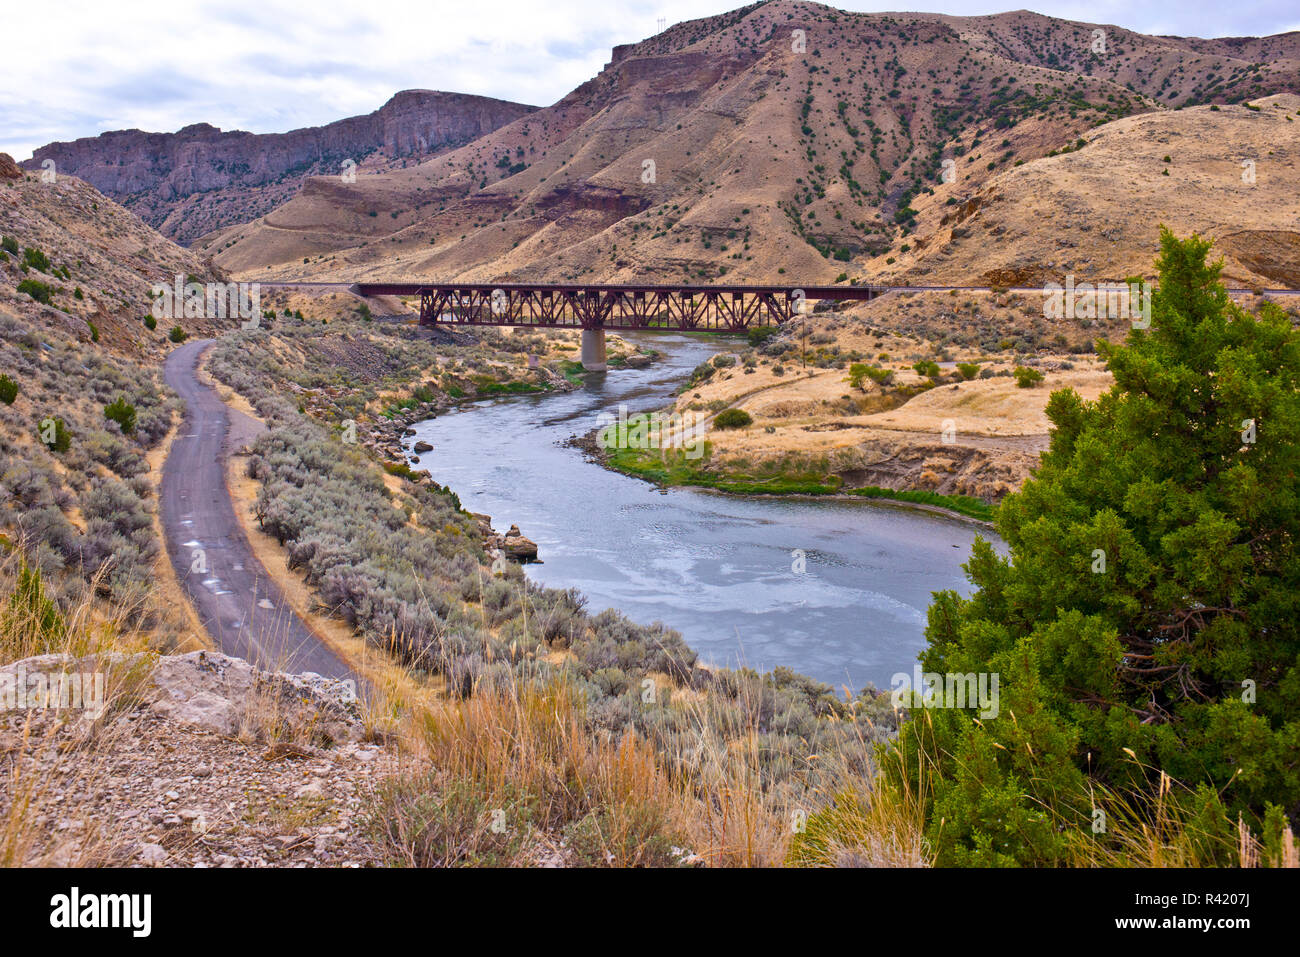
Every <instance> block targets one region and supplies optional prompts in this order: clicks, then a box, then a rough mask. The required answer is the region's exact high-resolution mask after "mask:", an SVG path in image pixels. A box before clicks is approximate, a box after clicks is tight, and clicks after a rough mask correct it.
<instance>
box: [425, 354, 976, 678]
mask: <svg viewBox="0 0 1300 957" xmlns="http://www.w3.org/2000/svg"><path fill="white" fill-rule="evenodd" d="M629 338H632V339H635V340H637V341H643V342H645V343H647V344H648V345H651V346H653V347H654V348H657V349H659V350H660V351H661V352H665V353H667V358H666V359H665V360H663V361H660V362H657V363H655V364H654V365H653V366H651V367H650V368H647V369H639V370H621V371H617V372H611V373H608V374H599V373H598V374H591V375H588V377H587V381H586V384H585V386H584V388H582V389H580V390H577V391H575V392H572V393H567V394H563V395H553V396H544V397H531V396H522V397H512V398H506V399H499V400H492V401H489V402H481V403H477V404H473V405H466V406H462V407H461V408H459V409H456V410H454V411H451V412H447V413H444V414H443V415H441V416H439V417H438V418H436V419H432V420H429V421H427V422H422V423H420V424H419V425H417V426H416V427H415V430H416V432H417V435H415V436H414V437H412V439H411V442H412V443H414V442H416V441H420V440H423V441H426V442H429V443H430V444H432V445H433V447H434V448H433V451H432V452H428V453H425V454H424V455H423V456H421V463H420V466H421V467H424V468H427V469H428V470H429V471H430V472H431V474H432V475H433V477H434V478H435V479H436V480H437V481H438V482H440V483H442V484H445V485H449V486H450V487H451V488H452V489H454V490H455V491H456V492H457V494H458V495H459V496H460V498H461V501H462V503H463V504H464V506H465V507H466V508H467V509H469V510H471V511H476V512H486V513H487V514H489V515H491V516H492V518H493V521H494V523H495V524H496V526H497V527H498V528H502V529H504V528H506V527H508V526H509V525H510V524H511V523H517V524H518V525H519V527H520V529H521V530H522V531H523V532H524V534H525V535H527V536H528V537H529V538H531V539H533V540H534V541H536V542H537V543H538V545H539V546H540V555H541V558H542V559H543V561H544V564H541V565H530V566H528V574H529V575H530V576H531V577H533V578H534V579H535V580H537V581H539V582H541V583H543V584H546V585H550V586H553V587H560V588H577V589H579V590H580V591H581V592H582V593H583V594H584V595H586V596H587V598H588V599H589V603H590V608H591V610H593V611H599V610H602V609H604V608H610V607H613V608H618V609H619V610H621V611H623V612H624V613H625V614H627V615H628V616H630V617H631V618H633V619H634V620H636V621H641V622H646V623H648V622H651V621H654V620H656V619H657V620H660V621H663V622H664V623H665V624H668V625H670V626H671V627H673V628H676V629H678V630H680V631H681V632H682V635H683V636H684V637H685V639H686V640H687V642H688V643H690V645H691V646H692V647H693V648H695V649H696V650H697V651H698V652H699V653H700V656H701V658H702V659H703V660H704V661H707V662H712V663H715V664H718V665H736V664H744V665H748V666H750V667H754V668H758V669H761V670H766V669H770V668H772V667H775V666H777V665H785V666H787V667H790V668H794V669H795V670H797V671H801V672H803V673H805V674H809V675H811V676H813V677H815V678H818V679H820V680H822V681H827V682H830V683H832V684H834V685H836V686H839V685H848V686H849V687H851V688H853V689H855V690H856V689H857V688H860V687H861V686H862V685H863V684H865V683H866V682H869V681H870V682H874V683H875V684H876V685H877V687H882V688H883V687H888V684H889V678H890V676H891V675H892V674H894V673H895V672H899V671H906V672H910V671H911V670H912V666H913V664H914V663H915V661H916V655H917V652H918V651H920V650H921V648H922V647H923V645H924V637H923V631H924V627H925V609H926V607H927V606H928V605H929V602H930V594H931V592H933V591H936V590H940V589H945V588H955V589H959V590H961V591H963V592H966V591H968V589H967V587H966V581H965V578H964V577H963V575H962V571H961V567H960V566H961V563H962V562H963V561H965V560H966V557H967V555H968V553H969V550H970V545H971V543H972V542H973V541H974V538H975V535H976V533H977V529H976V528H975V527H974V526H972V525H970V524H967V523H963V522H960V521H957V520H953V519H948V518H946V517H944V516H941V515H936V514H932V513H927V512H922V511H917V510H912V509H905V508H900V507H895V506H892V505H885V504H878V503H869V502H854V501H839V500H814V499H778V498H764V497H754V498H739V497H731V496H724V495H720V494H716V493H711V492H703V491H697V490H692V489H672V490H670V491H668V492H667V493H666V494H664V493H662V492H660V491H659V490H658V489H656V488H655V487H653V486H651V485H648V484H646V483H645V482H642V481H640V480H637V479H633V478H629V477H627V476H624V475H620V474H618V473H615V472H610V471H607V470H605V469H603V468H601V467H600V466H598V465H596V464H593V463H591V462H589V461H587V460H586V459H585V458H584V456H583V454H582V452H580V451H579V450H578V449H575V448H572V447H570V446H567V445H565V442H566V440H567V439H568V438H569V437H570V436H573V435H579V434H584V433H586V432H588V431H590V430H591V429H593V428H595V427H596V418H597V416H598V415H599V414H600V413H601V412H603V411H608V412H610V413H613V414H617V412H618V406H619V403H626V404H627V405H628V408H629V411H630V412H635V411H646V410H650V409H654V408H660V407H662V406H664V405H665V404H667V403H668V401H669V400H670V397H671V395H672V393H673V390H674V389H675V388H676V387H677V385H678V384H679V383H681V382H682V381H683V380H684V379H685V378H686V376H687V375H688V374H689V372H690V370H691V369H692V368H694V367H695V366H696V365H697V364H699V363H700V362H702V361H704V360H705V359H706V358H708V356H710V355H711V354H713V353H714V352H716V351H717V350H718V346H717V345H716V344H711V343H709V342H706V341H704V340H702V339H700V338H692V337H688V336H683V335H669V334H652V333H651V334H641V335H633V336H629ZM983 534H984V535H985V536H986V537H994V536H992V533H991V532H988V531H984V532H983ZM994 538H995V537H994ZM995 541H996V538H995ZM999 544H1000V543H999ZM796 550H801V551H802V553H803V555H804V558H805V562H806V571H804V572H803V573H802V574H800V573H797V572H796V571H795V570H794V566H795V563H796V559H797V557H798V555H797V554H796Z"/></svg>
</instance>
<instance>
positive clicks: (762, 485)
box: [580, 433, 997, 528]
mask: <svg viewBox="0 0 1300 957" xmlns="http://www.w3.org/2000/svg"><path fill="white" fill-rule="evenodd" d="M702 444H703V447H704V448H703V455H702V457H701V458H700V459H699V460H698V461H692V460H691V459H690V458H689V456H688V454H687V453H686V452H685V451H683V450H680V449H662V450H661V449H628V448H621V449H620V448H615V449H605V448H602V447H601V446H600V443H599V441H598V440H597V438H596V433H592V434H591V436H590V437H589V440H588V441H587V442H586V443H583V444H581V446H580V447H581V448H583V450H584V451H586V452H588V454H589V455H590V456H591V458H592V459H593V460H594V461H596V462H598V463H599V464H601V465H603V466H604V467H606V468H609V469H613V470H614V471H616V472H621V473H622V474H624V475H630V476H633V477H634V478H639V479H643V480H645V481H647V482H651V483H653V484H655V485H658V486H660V487H665V488H669V487H679V488H699V489H708V490H710V491H714V492H723V493H725V494H729V495H777V496H789V497H819V498H838V499H845V500H848V499H852V498H868V499H872V500H876V501H881V502H887V503H890V504H895V505H899V506H903V507H909V508H917V509H921V510H926V511H932V512H936V513H939V514H945V515H948V516H950V517H953V518H959V519H964V520H968V521H970V520H973V521H975V522H977V523H979V524H981V525H984V526H986V527H990V528H991V527H992V524H993V519H994V516H995V515H996V511H997V506H996V505H995V504H992V503H989V502H985V501H982V500H980V499H977V498H974V497H973V496H969V495H943V494H940V493H938V492H930V491H926V490H924V489H888V488H881V487H879V486H859V487H857V488H845V487H844V480H843V477H842V476H839V475H836V474H834V473H827V472H823V471H818V470H815V469H807V470H804V471H798V470H790V469H786V470H783V471H780V472H778V473H775V474H771V475H769V476H766V477H759V476H755V475H753V474H745V473H742V472H739V471H727V470H725V469H724V470H722V471H709V470H708V464H709V459H710V456H711V453H712V449H711V448H710V447H709V444H708V443H702Z"/></svg>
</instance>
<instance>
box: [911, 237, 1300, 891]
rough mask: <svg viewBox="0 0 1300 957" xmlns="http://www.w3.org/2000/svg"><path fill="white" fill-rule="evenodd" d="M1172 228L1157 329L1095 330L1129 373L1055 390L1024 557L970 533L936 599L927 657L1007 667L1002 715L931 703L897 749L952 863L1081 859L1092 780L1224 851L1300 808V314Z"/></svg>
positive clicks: (1209, 852)
mask: <svg viewBox="0 0 1300 957" xmlns="http://www.w3.org/2000/svg"><path fill="white" fill-rule="evenodd" d="M1160 246H1161V255H1160V258H1159V259H1158V260H1157V267H1158V269H1159V273H1160V282H1159V290H1158V291H1157V292H1156V293H1155V294H1154V297H1153V302H1152V316H1151V318H1152V322H1151V327H1150V329H1145V330H1143V329H1134V330H1133V331H1131V332H1130V334H1129V336H1128V338H1127V340H1126V342H1125V343H1124V344H1122V345H1112V344H1109V343H1106V342H1100V343H1098V346H1099V349H1100V352H1101V354H1102V355H1103V356H1104V357H1105V358H1106V359H1107V361H1108V365H1109V368H1110V370H1111V372H1112V373H1113V375H1114V377H1115V385H1114V387H1113V388H1112V389H1111V390H1110V391H1109V392H1108V393H1106V394H1105V395H1103V396H1101V397H1100V398H1099V399H1098V400H1097V401H1096V402H1085V401H1084V400H1082V399H1081V398H1080V397H1079V395H1078V394H1077V393H1075V392H1074V391H1073V390H1070V389H1062V390H1060V391H1057V392H1055V393H1053V394H1052V396H1051V399H1050V401H1049V403H1048V407H1047V411H1048V415H1049V417H1050V418H1051V420H1052V422H1053V424H1054V426H1055V430H1054V432H1053V434H1052V438H1051V446H1050V449H1049V450H1048V451H1047V452H1046V453H1045V454H1044V456H1043V459H1042V462H1041V465H1040V467H1039V468H1038V470H1037V471H1036V473H1035V474H1034V476H1033V477H1032V478H1031V479H1030V480H1029V481H1028V482H1027V483H1026V484H1025V486H1024V488H1023V489H1022V490H1021V491H1020V492H1019V493H1017V494H1014V495H1010V496H1008V497H1007V499H1006V500H1005V501H1004V502H1003V504H1002V506H1001V508H1000V509H999V514H998V518H997V528H998V531H999V533H1000V534H1001V535H1002V537H1003V538H1004V539H1005V540H1006V542H1007V544H1008V545H1009V546H1010V556H1009V559H1004V558H1002V557H1001V556H999V555H997V554H996V553H995V552H994V550H993V549H992V547H991V546H990V545H989V544H988V543H987V542H984V541H983V540H977V542H976V546H975V548H974V551H973V554H972V556H971V559H970V561H969V563H968V564H967V566H966V570H967V574H968V577H969V578H970V580H971V582H972V583H973V584H974V585H975V586H976V587H977V591H976V592H975V593H974V594H973V595H972V596H971V597H970V598H969V599H963V598H961V597H960V596H958V595H957V594H956V593H954V592H942V593H939V594H937V595H936V596H935V601H934V604H933V605H932V606H931V608H930V611H929V623H928V627H927V631H926V634H927V638H928V641H929V647H928V648H927V650H926V651H925V652H923V653H922V656H921V660H922V663H923V666H924V668H925V670H926V671H927V672H937V673H941V674H942V673H969V672H983V671H988V672H994V673H997V674H998V675H999V676H1000V679H1001V680H1000V702H999V710H998V714H997V717H996V718H987V719H980V718H979V716H978V715H977V714H976V712H975V711H973V710H969V709H965V710H963V709H959V708H948V709H943V708H937V707H928V708H925V709H924V710H917V711H915V712H914V718H913V720H910V721H908V722H907V723H906V724H905V725H904V728H903V731H902V733H901V734H900V738H899V742H898V749H897V750H896V751H895V753H894V758H895V760H894V761H893V762H891V763H890V766H891V767H892V772H891V773H892V775H893V776H894V779H895V781H899V780H900V775H903V774H905V773H907V772H905V771H904V770H903V769H904V768H910V769H912V771H911V774H912V780H915V774H916V769H917V768H920V767H926V768H928V770H929V771H930V772H931V773H930V774H929V775H928V779H929V783H930V789H929V792H928V795H927V807H926V821H927V824H926V836H927V839H928V840H929V841H930V843H931V846H932V847H933V849H934V851H935V853H936V856H937V860H938V862H939V863H947V864H959V865H966V864H1045V863H1061V862H1064V861H1067V860H1073V859H1077V857H1078V855H1077V854H1072V853H1071V849H1072V848H1074V849H1075V850H1077V849H1078V847H1079V846H1080V844H1079V842H1081V841H1097V842H1105V841H1106V840H1107V839H1108V834H1107V832H1106V830H1105V829H1104V825H1103V827H1102V828H1101V829H1098V828H1095V827H1094V826H1092V825H1093V824H1094V822H1095V821H1096V820H1097V819H1098V817H1097V815H1096V808H1097V805H1098V803H1099V799H1098V795H1123V796H1124V803H1125V805H1126V806H1127V807H1128V808H1130V809H1132V808H1136V809H1137V815H1138V817H1139V819H1141V818H1142V817H1143V816H1144V815H1149V814H1151V813H1153V812H1152V811H1151V809H1152V808H1153V807H1154V806H1155V804H1156V802H1157V800H1159V801H1160V802H1170V801H1172V802H1176V803H1177V804H1178V805H1179V811H1180V813H1181V817H1180V820H1182V821H1184V822H1186V823H1187V832H1188V833H1191V834H1193V837H1192V840H1200V839H1201V838H1203V839H1204V847H1202V859H1210V860H1216V861H1218V862H1220V863H1232V860H1231V858H1230V856H1229V853H1228V851H1227V850H1225V848H1230V847H1231V840H1230V839H1227V838H1230V837H1231V829H1232V828H1234V827H1235V825H1236V822H1237V820H1238V817H1240V818H1241V819H1243V820H1244V821H1245V822H1246V823H1247V824H1248V825H1249V826H1250V827H1251V828H1252V829H1254V830H1255V832H1256V833H1257V834H1258V833H1263V834H1264V835H1265V837H1266V838H1267V835H1268V834H1269V833H1270V832H1272V833H1274V834H1276V832H1277V831H1279V830H1280V828H1281V826H1282V824H1283V819H1284V815H1285V816H1286V817H1289V818H1290V820H1291V822H1292V823H1293V824H1294V823H1295V821H1296V819H1297V816H1298V814H1300V624H1298V623H1300V551H1298V547H1300V494H1298V493H1300V482H1298V481H1297V475H1298V474H1300V393H1298V392H1297V385H1300V335H1298V334H1297V332H1296V330H1295V329H1294V328H1293V327H1292V324H1291V322H1290V321H1289V317H1288V316H1287V315H1286V313H1285V312H1283V310H1281V309H1280V308H1278V307H1277V306H1275V305H1273V304H1271V303H1264V304H1262V305H1261V307H1260V309H1259V312H1258V314H1257V315H1252V314H1249V313H1247V312H1246V311H1245V310H1244V309H1242V308H1241V307H1239V306H1238V305H1236V304H1235V303H1233V302H1232V301H1231V300H1230V299H1229V298H1228V296H1227V293H1226V292H1225V290H1224V287H1223V286H1222V284H1221V283H1220V282H1219V272H1220V269H1221V265H1222V264H1221V263H1220V264H1214V265H1210V264H1207V263H1206V255H1207V253H1208V251H1209V249H1210V246H1211V243H1209V242H1207V241H1204V240H1202V239H1201V238H1199V237H1197V236H1192V237H1190V238H1189V239H1186V240H1179V239H1177V238H1175V237H1174V236H1173V235H1172V234H1170V233H1169V232H1168V231H1167V230H1162V233H1161V240H1160ZM1165 774H1167V775H1168V776H1169V778H1171V779H1172V780H1173V781H1174V782H1178V784H1177V785H1174V786H1172V787H1171V786H1170V783H1169V780H1168V779H1166V778H1164V775H1165ZM1162 806H1164V804H1163V803H1162ZM1144 809H1145V810H1144ZM1103 820H1104V819H1103Z"/></svg>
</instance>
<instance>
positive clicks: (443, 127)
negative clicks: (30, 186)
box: [23, 90, 536, 243]
mask: <svg viewBox="0 0 1300 957" xmlns="http://www.w3.org/2000/svg"><path fill="white" fill-rule="evenodd" d="M535 109H536V107H532V106H526V105H524V104H521V103H510V102H507V101H505V100H495V99H492V98H490V97H483V96H468V95H465V94H461V93H443V92H440V91H437V90H405V91H403V92H401V93H398V94H397V95H396V96H394V97H393V98H392V99H390V100H389V101H388V102H387V103H385V104H384V105H383V106H382V107H380V108H379V109H378V110H376V111H375V112H374V113H371V114H369V115H367V116H354V117H349V118H348V119H345V120H339V121H337V122H335V123H330V124H328V125H326V126H313V127H305V128H303V129H300V130H293V131H291V132H288V133H270V134H256V133H248V132H244V131H242V130H228V131H222V130H220V129H218V128H217V127H215V126H211V125H210V124H207V123H196V124H194V125H192V126H187V127H185V128H184V129H182V130H179V131H178V132H176V133H146V132H143V131H141V130H114V131H112V132H108V133H103V134H101V135H99V136H92V137H84V138H82V139H78V140H74V141H72V142H60V143H50V144H48V145H46V146H42V147H41V148H40V149H38V150H36V153H35V155H34V156H33V157H32V159H30V160H27V161H26V162H24V163H23V166H24V167H26V168H27V169H33V170H38V169H40V168H41V162H42V161H43V160H46V159H52V160H54V162H55V168H56V170H57V172H58V173H60V174H67V175H71V176H76V177H78V178H79V179H83V180H85V181H86V182H88V183H90V184H91V185H92V186H94V187H95V188H96V189H98V190H99V191H100V192H102V193H104V194H105V195H107V196H109V197H110V198H112V199H115V200H118V201H119V202H125V203H126V205H127V206H128V207H129V208H130V209H131V210H132V211H133V212H135V213H136V214H137V215H139V216H140V218H141V219H143V220H144V221H145V222H147V223H149V224H150V225H151V226H154V227H155V228H157V229H158V230H159V231H160V232H162V233H163V234H164V235H165V236H168V237H169V238H171V239H174V240H177V241H178V242H182V243H186V242H189V241H191V240H193V239H195V238H197V237H198V236H200V235H202V234H203V233H205V232H208V231H210V230H212V229H216V228H219V227H220V226H224V225H230V224H233V223H237V222H246V221H247V220H250V219H253V218H256V217H257V216H259V215H262V214H263V213H265V212H268V211H269V209H270V208H274V206H276V205H279V204H280V203H282V202H284V201H286V200H287V199H289V198H290V197H291V196H292V195H293V194H294V193H295V192H296V191H297V189H298V187H299V185H301V183H302V181H303V179H304V178H305V177H306V176H307V175H309V174H313V173H316V174H320V173H336V172H338V171H339V170H340V168H341V164H342V163H343V162H344V161H346V160H352V161H353V162H354V163H360V162H361V160H362V159H363V158H365V157H366V156H367V155H369V154H371V153H373V152H375V151H376V150H379V149H382V150H384V151H385V153H386V154H387V155H388V157H389V158H390V159H391V158H395V157H401V156H408V155H433V154H436V153H440V152H443V151H445V150H447V149H450V148H453V147H456V146H461V145H463V144H465V143H469V142H471V141H472V140H475V139H477V138H478V137H480V136H483V135H485V134H487V133H490V132H492V131H493V130H496V129H498V128H500V127H501V126H504V125H505V124H507V123H510V122H512V121H514V120H515V119H518V118H519V117H520V116H524V115H525V114H527V113H531V112H533V110H535ZM263 193H265V194H266V196H265V197H263ZM200 194H202V195H200ZM190 197H196V198H195V200H194V201H193V202H187V200H189V199H190ZM264 198H265V199H266V200H269V201H270V205H269V206H267V204H266V202H263V199H264ZM196 204H197V206H196ZM200 207H201V208H200ZM227 207H228V208H227ZM263 207H265V208H263ZM182 210H183V211H184V213H185V215H184V216H179V215H173V214H174V213H179V212H181V211H182Z"/></svg>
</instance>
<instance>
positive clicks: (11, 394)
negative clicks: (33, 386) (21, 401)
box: [0, 373, 18, 405]
mask: <svg viewBox="0 0 1300 957" xmlns="http://www.w3.org/2000/svg"><path fill="white" fill-rule="evenodd" d="M17 398H18V383H17V382H15V381H14V380H13V379H11V378H10V377H9V376H7V375H4V374H3V373H0V402H3V403H4V404H5V405H13V404H14V400H15V399H17Z"/></svg>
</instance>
